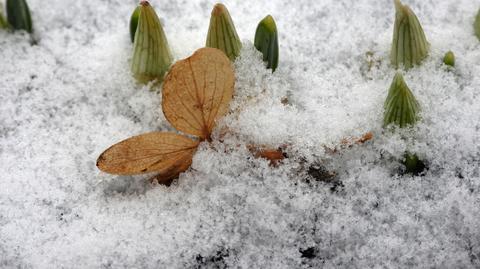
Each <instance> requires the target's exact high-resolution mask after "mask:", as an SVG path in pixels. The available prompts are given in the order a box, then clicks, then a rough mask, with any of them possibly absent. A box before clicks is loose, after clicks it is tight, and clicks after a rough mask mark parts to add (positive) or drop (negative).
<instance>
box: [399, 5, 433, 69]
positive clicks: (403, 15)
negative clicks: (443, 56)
mask: <svg viewBox="0 0 480 269" xmlns="http://www.w3.org/2000/svg"><path fill="white" fill-rule="evenodd" d="M394 1H395V9H396V14H395V26H394V31H393V42H392V51H391V52H390V58H391V62H392V65H394V66H395V67H396V68H398V67H400V66H401V65H403V66H404V67H405V68H406V69H408V68H411V67H413V66H414V65H416V64H419V63H420V62H421V61H422V60H423V59H424V58H425V57H427V54H428V50H429V46H430V45H429V43H428V42H427V39H426V37H425V33H424V32H423V29H422V26H421V25H420V22H419V21H418V18H417V16H416V15H415V13H413V11H412V10H411V9H410V7H408V6H406V5H403V4H402V3H401V2H400V0H394Z"/></svg>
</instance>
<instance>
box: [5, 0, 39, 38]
mask: <svg viewBox="0 0 480 269" xmlns="http://www.w3.org/2000/svg"><path fill="white" fill-rule="evenodd" d="M7 19H8V23H9V24H10V26H11V27H12V28H13V29H15V30H25V31H27V32H29V33H32V32H33V27H32V19H31V16H30V9H29V8H28V4H27V2H26V0H7Z"/></svg>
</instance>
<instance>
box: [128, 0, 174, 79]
mask: <svg viewBox="0 0 480 269" xmlns="http://www.w3.org/2000/svg"><path fill="white" fill-rule="evenodd" d="M133 47H134V48H133V49H134V52H133V59H132V72H133V75H134V76H135V77H136V78H137V79H138V80H139V81H140V82H142V83H146V82H148V81H151V80H155V79H158V80H159V81H162V80H163V77H164V75H165V73H166V72H167V71H168V69H169V67H170V65H171V64H172V62H173V57H172V54H171V53H170V48H169V47H168V42H167V38H166V36H165V33H164V32H163V28H162V25H161V23H160V20H159V19H158V16H157V14H156V13H155V10H154V9H153V8H152V7H151V6H150V4H149V3H148V1H141V2H140V16H139V19H138V27H137V31H136V33H135V42H134V44H133Z"/></svg>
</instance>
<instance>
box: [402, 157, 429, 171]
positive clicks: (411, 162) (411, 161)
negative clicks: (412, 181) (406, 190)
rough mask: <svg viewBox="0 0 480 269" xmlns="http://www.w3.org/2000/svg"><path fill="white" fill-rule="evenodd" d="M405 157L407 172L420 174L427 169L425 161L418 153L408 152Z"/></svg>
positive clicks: (404, 162)
mask: <svg viewBox="0 0 480 269" xmlns="http://www.w3.org/2000/svg"><path fill="white" fill-rule="evenodd" d="M404 158H405V159H404V160H403V165H405V172H406V173H408V174H414V175H419V174H420V173H422V172H423V171H424V170H425V168H426V165H425V163H424V162H423V161H422V160H420V159H419V158H418V156H417V155H416V154H413V153H410V152H406V153H405V155H404Z"/></svg>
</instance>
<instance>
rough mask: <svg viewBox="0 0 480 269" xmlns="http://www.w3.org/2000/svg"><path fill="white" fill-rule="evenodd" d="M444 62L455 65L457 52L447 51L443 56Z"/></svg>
mask: <svg viewBox="0 0 480 269" xmlns="http://www.w3.org/2000/svg"><path fill="white" fill-rule="evenodd" d="M443 63H444V64H446V65H449V66H451V67H455V54H453V52H452V51H449V52H447V53H445V56H444V57H443Z"/></svg>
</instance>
